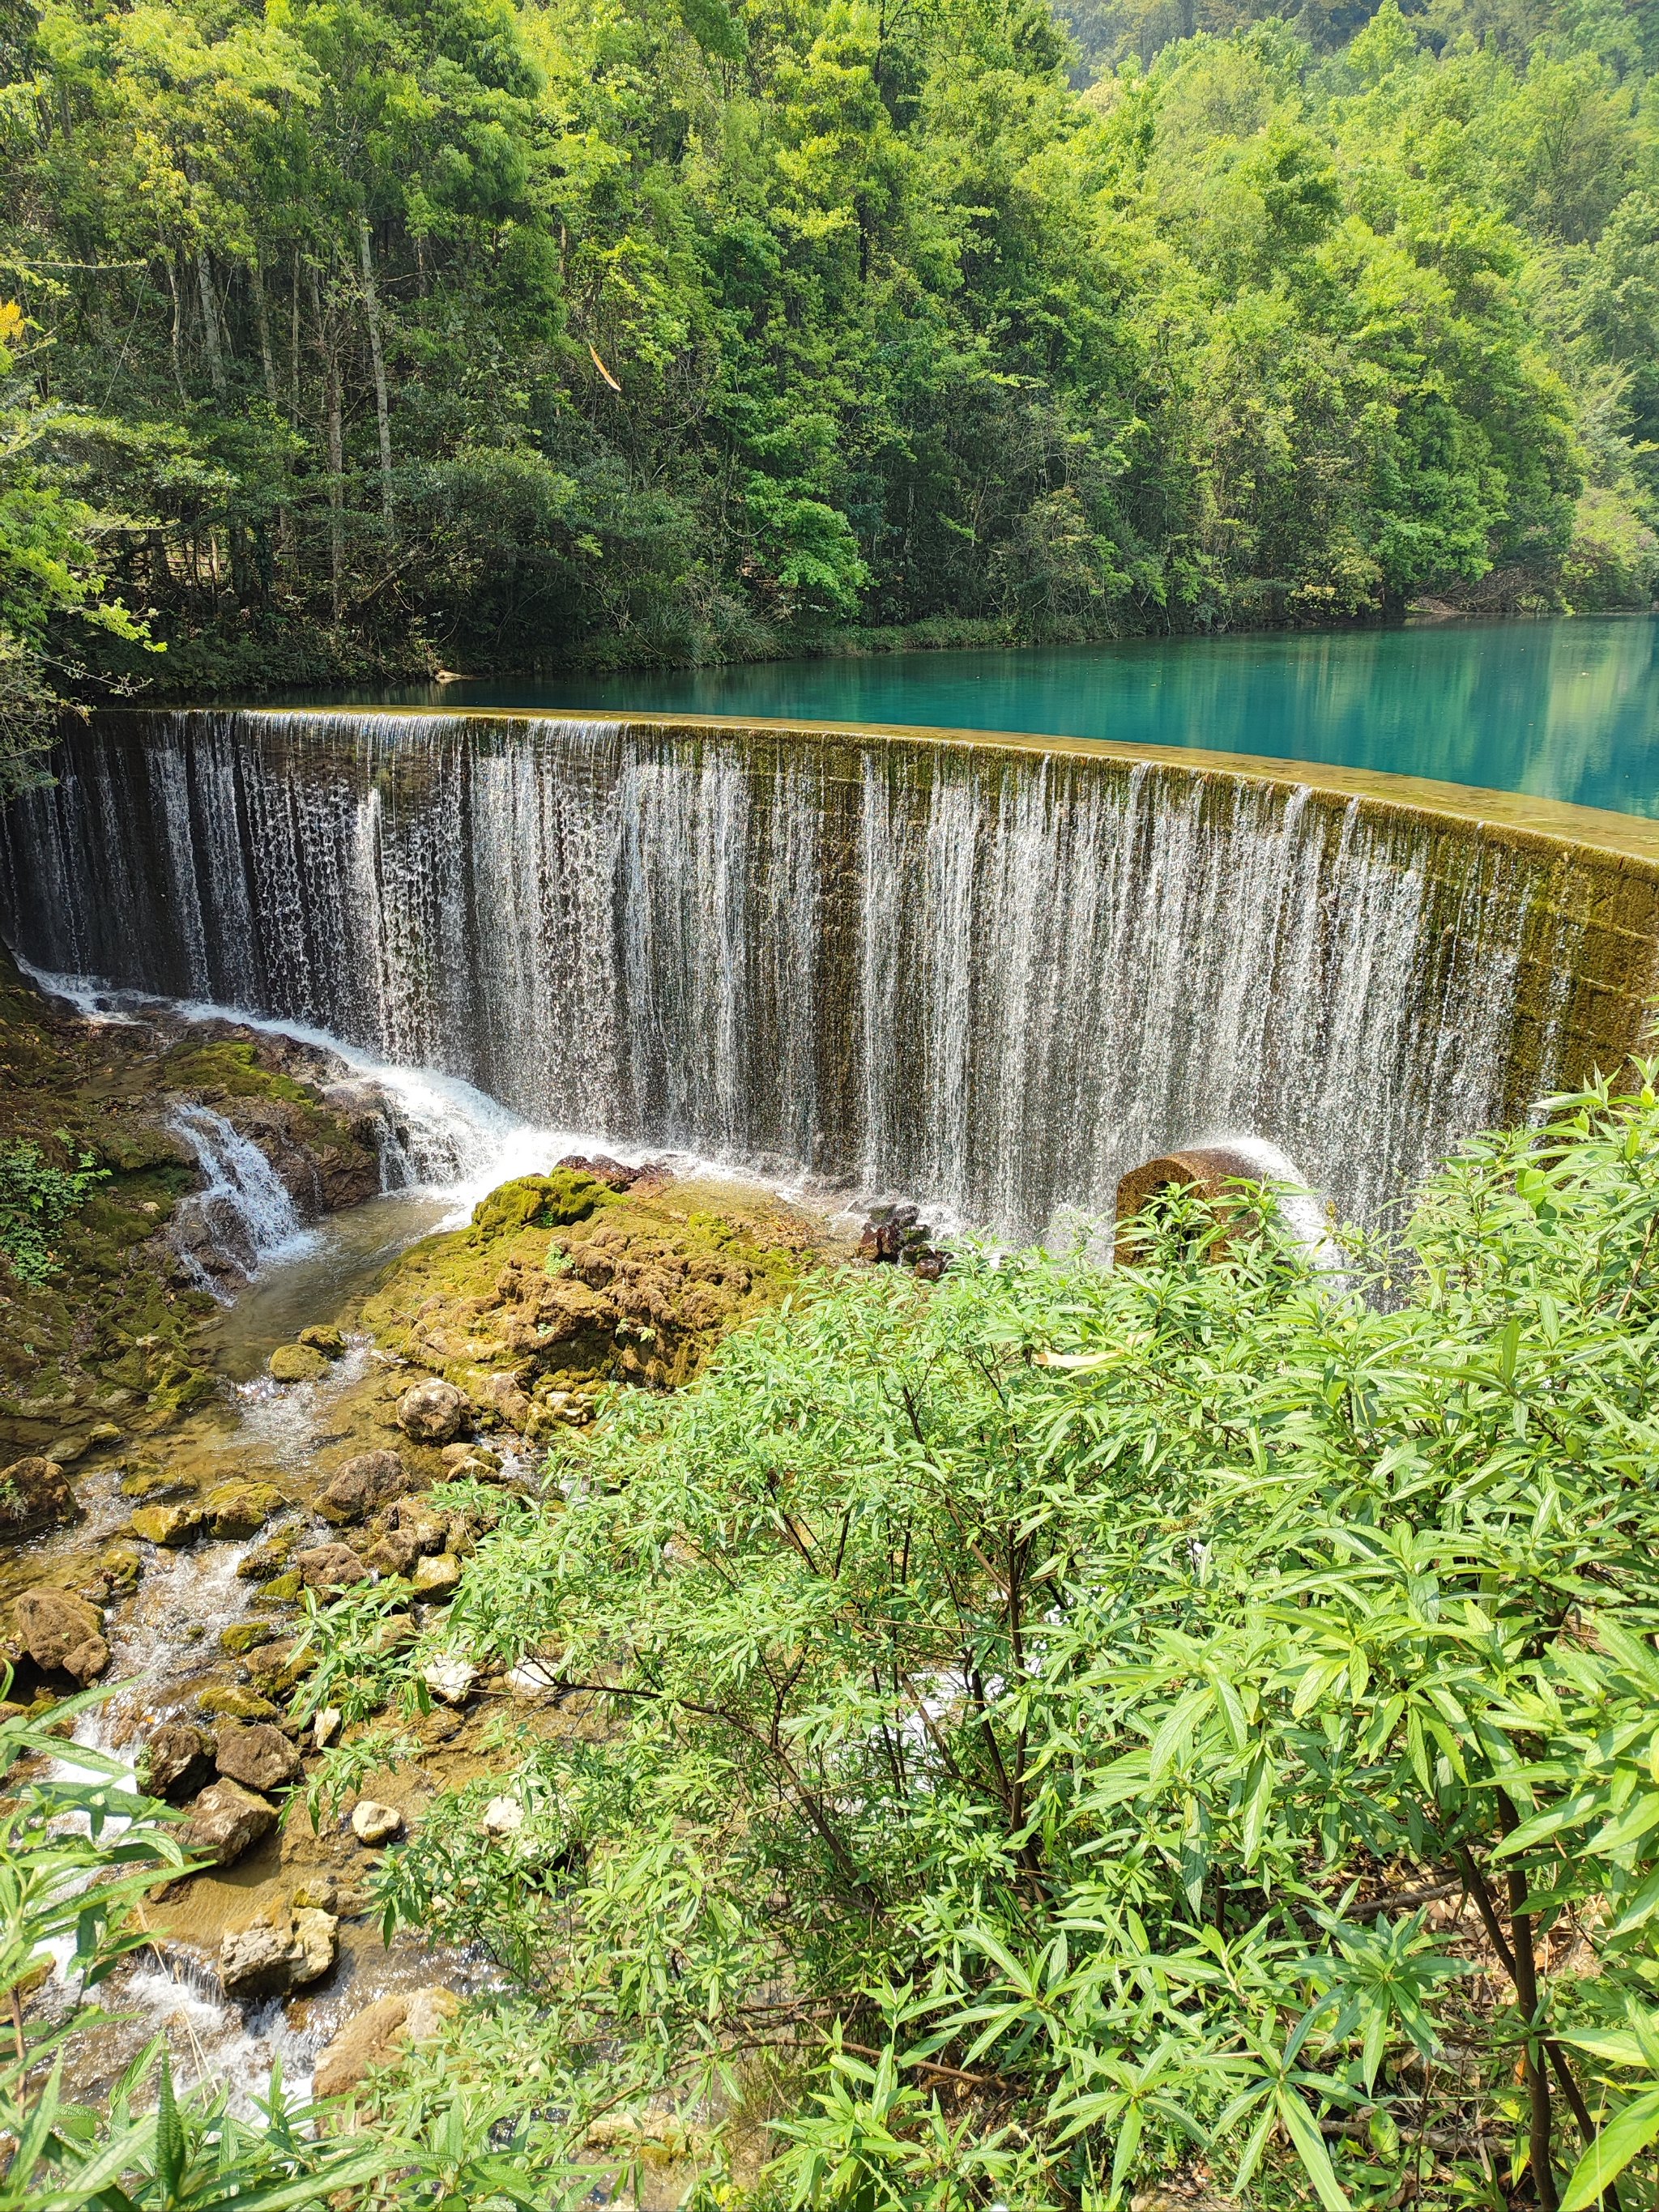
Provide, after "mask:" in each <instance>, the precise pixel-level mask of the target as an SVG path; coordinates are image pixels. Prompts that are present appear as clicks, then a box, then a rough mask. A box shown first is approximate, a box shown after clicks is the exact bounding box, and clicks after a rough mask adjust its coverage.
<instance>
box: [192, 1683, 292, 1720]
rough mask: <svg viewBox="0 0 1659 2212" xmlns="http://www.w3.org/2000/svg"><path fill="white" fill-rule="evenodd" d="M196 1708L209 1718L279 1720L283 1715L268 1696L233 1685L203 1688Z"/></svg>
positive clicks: (278, 1706)
mask: <svg viewBox="0 0 1659 2212" xmlns="http://www.w3.org/2000/svg"><path fill="white" fill-rule="evenodd" d="M196 1710H197V1712H198V1713H204V1714H206V1716H207V1717H208V1718H209V1719H210V1720H221V1721H280V1720H281V1719H282V1717H283V1709H282V1707H281V1706H280V1705H272V1703H271V1701H270V1699H269V1698H262V1697H261V1696H260V1695H259V1692H258V1691H257V1690H244V1689H241V1688H239V1687H237V1686H234V1685H227V1686H224V1687H223V1688H215V1689H211V1690H204V1691H203V1692H202V1693H201V1695H200V1697H198V1698H197V1700H196Z"/></svg>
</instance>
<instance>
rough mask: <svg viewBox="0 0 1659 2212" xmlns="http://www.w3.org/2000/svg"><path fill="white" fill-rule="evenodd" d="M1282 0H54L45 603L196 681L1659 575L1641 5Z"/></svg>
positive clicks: (26, 591)
mask: <svg viewBox="0 0 1659 2212" xmlns="http://www.w3.org/2000/svg"><path fill="white" fill-rule="evenodd" d="M1161 4H1162V0H1160V5H1161ZM1250 12H1251V11H1250V10H1249V9H1232V10H1231V11H1228V10H1226V9H1221V10H1219V11H1218V9H1216V8H1214V7H1211V8H1208V9H1206V8H1205V7H1201V6H1192V5H1187V6H1184V7H1180V8H1178V7H1176V6H1175V5H1174V4H1173V0H1171V4H1170V6H1169V7H1168V8H1165V9H1164V12H1162V13H1160V12H1159V11H1158V9H1147V8H1146V7H1144V6H1142V5H1141V4H1140V0H1112V4H1111V5H1109V7H1107V8H1106V9H1103V11H1100V12H1099V13H1098V15H1097V16H1095V17H1091V18H1089V19H1088V21H1085V19H1084V17H1083V16H1082V15H1078V16H1077V18H1076V20H1077V21H1078V23H1079V27H1080V28H1081V30H1082V32H1083V33H1084V34H1085V39H1086V41H1087V43H1088V44H1089V46H1090V49H1091V53H1092V54H1093V56H1094V60H1093V62H1092V63H1091V62H1087V61H1085V58H1084V52H1083V47H1082V46H1080V45H1079V41H1078V40H1076V39H1074V38H1073V35H1072V34H1071V33H1070V32H1069V31H1068V29H1067V28H1066V26H1065V25H1064V24H1062V23H1061V22H1060V21H1058V20H1057V19H1056V17H1055V16H1054V15H1052V14H1051V13H1050V12H1049V10H1048V8H1047V7H1046V6H1045V5H1044V4H1043V0H884V4H882V5H879V6H878V5H875V4H870V0H744V4H739V5H728V4H727V0H598V3H597V4H592V0H526V4H522V5H520V4H515V0H270V4H268V5H267V6H265V7H264V8H259V7H254V6H251V5H248V4H246V0H142V4H137V5H125V4H123V5H116V6H108V7H106V6H105V5H103V4H101V0H100V4H99V5H98V6H95V7H94V6H93V5H91V4H90V0H39V4H37V5H34V6H31V7H29V8H27V9H24V10H23V11H22V12H21V14H13V15H10V16H9V17H8V19H7V20H8V25H9V27H8V28H7V29H6V30H5V31H3V32H0V205H3V209H4V216H3V219H0V222H3V227H0V257H3V263H4V269H3V276H0V282H3V284H4V286H5V287H6V288H7V289H9V290H10V292H11V293H12V294H13V295H14V301H15V304H14V307H13V308H12V309H11V310H9V313H10V314H11V316H12V322H11V324H10V325H9V329H10V330H11V331H12V332H13V333H14V335H15V337H18V338H26V339H27V344H26V347H25V348H24V349H22V350H21V351H17V353H16V358H15V360H13V359H10V357H8V360H9V365H8V366H7V368H6V369H5V371H4V375H5V384H4V403H5V406H6V409H7V414H6V422H7V425H8V426H9V427H8V430H7V435H6V439H5V443H4V447H3V454H4V458H3V462H0V467H3V475H0V502H3V506H0V514H3V518H4V520H3V524H0V601H3V615H4V620H5V624H6V629H7V633H8V635H9V639H10V640H11V641H13V642H12V643H11V644H9V646H8V647H7V650H8V652H9V653H16V652H19V651H26V652H27V653H29V654H33V655H35V656H37V657H38V656H40V655H45V656H46V660H50V659H51V658H52V654H53V653H60V654H64V653H66V654H67V655H68V657H69V658H70V659H84V658H85V656H86V638H85V636H84V635H78V634H81V633H88V623H86V621H85V620H84V616H85V614H86V612H87V611H88V609H90V608H94V607H98V606H104V607H113V606H116V605H119V606H122V607H125V609H126V610H127V611H128V623H129V627H128V630H127V631H126V632H124V630H123V628H122V623H121V621H120V620H118V619H117V618H116V617H113V616H112V615H108V614H106V616H105V617H101V619H102V620H103V621H104V623H105V627H104V629H103V630H102V631H101V632H100V633H98V634H97V635H96V636H95V639H94V642H95V645H96V647H97V653H96V655H95V656H94V658H95V659H96V665H98V666H99V667H100V668H102V669H104V670H106V671H113V672H118V673H122V674H125V676H127V677H129V678H131V677H133V676H135V675H137V676H138V677H140V678H143V680H145V681H148V682H151V683H155V682H160V681H163V680H165V681H167V682H169V683H172V684H175V685H180V684H192V685H197V686H199V685H201V684H203V683H204V682H220V683H227V684H250V683H255V682H273V681H280V680H283V678H304V677H310V676H317V675H319V674H325V673H329V672H335V673H343V672H347V671H354V670H362V671H374V670H380V671H390V670H393V669H398V668H407V669H416V668H420V667H422V666H428V667H429V666H431V665H436V664H437V663H438V662H440V661H443V662H447V664H448V665H452V666H459V667H463V668H468V667H477V666H485V665H493V666H501V665H517V666H525V665H538V664H549V663H556V662H559V661H562V660H568V659H570V658H572V657H573V656H586V657H588V658H590V659H592V658H598V659H604V660H607V661H611V662H613V663H614V662H623V661H628V660H641V659H697V658H711V657H722V656H724V657H732V656H742V655H746V654H754V653H768V652H774V651H777V650H780V649H785V648H787V647H794V648H796V649H799V648H800V647H808V648H811V647H814V646H816V645H817V644H818V643H819V642H821V641H824V640H825V639H826V638H829V637H831V636H833V635H836V633H838V632H841V631H843V630H846V629H848V628H849V627H850V628H854V629H860V630H862V631H865V632H870V631H875V632H890V631H897V632H899V633H901V634H902V635H908V636H917V637H920V638H921V639H923V640H928V639H934V640H937V639H941V638H948V637H953V636H954V637H963V638H973V637H985V638H993V637H998V638H1000V637H1007V638H1055V637H1060V638H1064V637H1076V636H1085V635H1107V634H1115V633H1118V632H1121V631H1125V630H1132V629H1147V628H1154V629H1162V628H1167V629H1186V628H1195V627H1205V626H1213V625H1219V624H1227V623H1241V622H1286V621H1290V622H1305V621H1310V620H1322V619H1330V618H1347V617H1364V616H1370V615H1376V614H1378V613H1386V612H1389V611H1398V610H1399V609H1400V608H1401V607H1402V606H1404V605H1406V604H1407V602H1408V601H1409V600H1410V599H1412V598H1413V596H1415V595H1419V594H1422V593H1425V592H1427V593H1440V594H1442V595H1448V596H1450V597H1452V598H1454V599H1462V600H1463V601H1465V602H1468V600H1470V599H1471V598H1473V599H1474V600H1476V601H1478V602H1479V603H1480V604H1488V605H1497V606H1516V605H1522V606H1529V607H1552V606H1554V607H1559V606H1566V605H1571V606H1585V605H1624V604H1638V603H1644V601H1645V599H1646V597H1647V596H1648V594H1649V593H1650V589H1651V585H1652V579H1653V569H1654V559H1653V542H1652V538H1651V533H1650V529H1649V522H1650V508H1651V501H1652V498H1653V495H1654V492H1655V487H1656V471H1655V463H1654V459H1653V448H1654V446H1655V444H1656V441H1659V370H1656V368H1655V366H1654V363H1655V362H1656V359H1659V348H1656V339H1659V152H1656V148H1659V129H1656V116H1659V106H1656V98H1655V95H1654V94H1653V93H1652V91H1651V89H1650V83H1651V80H1650V74H1649V71H1650V64H1651V63H1652V62H1653V60H1654V58H1655V56H1654V53H1653V52H1651V51H1650V49H1651V48H1652V46H1653V45H1654V40H1653V36H1652V31H1651V24H1650V21H1649V18H1650V15H1651V10H1650V9H1638V8H1626V7H1623V6H1620V5H1619V4H1617V0H1601V4H1600V5H1595V4H1591V3H1590V0H1585V4H1583V5H1571V6H1568V5H1564V6H1559V7H1547V6H1543V5H1541V4H1533V0H1464V4H1462V5H1460V4H1458V0H1434V4H1433V6H1431V8H1430V9H1427V10H1426V11H1424V12H1420V13H1415V14H1402V13H1401V9H1399V7H1398V6H1397V5H1396V4H1395V0H1384V4H1383V6H1382V7H1381V8H1380V9H1376V11H1375V12H1374V13H1373V12H1371V11H1370V9H1367V8H1365V7H1363V6H1360V5H1355V6H1353V7H1350V8H1347V9H1342V8H1334V9H1333V8H1324V9H1321V8H1319V7H1317V6H1315V5H1314V4H1312V0H1310V5H1309V6H1308V7H1306V8H1304V10H1303V12H1302V13H1301V14H1299V15H1296V16H1295V17H1294V19H1293V20H1291V21H1285V20H1281V19H1280V18H1279V16H1277V15H1274V16H1271V17H1266V18H1263V19H1262V20H1260V21H1249V20H1246V19H1247V17H1248V16H1249V14H1250ZM1367 17H1369V20H1366V18H1367ZM1177 19H1178V20H1177ZM1181 33H1187V34H1188V35H1180V34H1181ZM7 343H8V344H9V345H10V344H12V339H11V338H8V341H7ZM14 350H16V349H15V348H14ZM43 499H45V500H46V501H48V502H49V504H51V507H52V518H53V519H52V520H51V521H50V523H49V525H40V523H39V520H38V518H39V516H40V513H41V509H40V501H42V500H43ZM32 516H33V517H35V518H36V520H31V517H32ZM39 526H47V527H49V528H50V529H53V530H67V531H69V532H71V534H72V535H73V536H74V537H75V544H76V547H78V548H79V549H80V550H74V549H70V550H67V551H65V550H60V552H59V553H58V554H53V555H51V556H47V557H48V559H49V562H57V563H58V569H60V570H61V571H62V574H61V576H60V578H59V581H58V585H57V586H56V587H55V591H56V596H55V598H54V599H52V611H51V614H50V619H49V621H48V623H47V631H46V633H43V632H42V630H41V628H40V621H39V619H38V617H39V613H40V608H41V605H42V604H43V602H42V599H41V592H42V588H43V584H42V574H41V571H40V566H39V563H38V562H34V561H33V557H32V556H30V555H28V553H27V551H25V552H23V553H21V554H20V553H19V552H18V551H17V550H15V549H16V547H17V546H18V544H20V543H22V542H24V541H27V540H28V539H29V537H30V532H32V531H34V530H36V529H37V527H39ZM54 573H56V572H54ZM105 579H107V580H108V582H109V584H110V586H112V588H111V589H110V590H107V591H106V585H105V581H104V580H105ZM48 596H49V597H50V596H51V595H50V594H48ZM137 623H149V625H150V629H151V630H152V632H153V637H152V639H151V640H150V642H151V643H152V644H155V643H165V645H166V647H167V651H166V653H165V654H164V655H159V656H158V655H156V654H155V653H153V652H146V651H144V650H143V641H142V640H141V639H139V638H138V637H137V636H135V635H131V634H130V632H131V625H132V624H137ZM47 633H49V634H47ZM66 638H70V639H73V640H74V643H73V645H72V647H71V646H69V645H66V644H65V642H64V641H65V639H66ZM42 665H44V663H42Z"/></svg>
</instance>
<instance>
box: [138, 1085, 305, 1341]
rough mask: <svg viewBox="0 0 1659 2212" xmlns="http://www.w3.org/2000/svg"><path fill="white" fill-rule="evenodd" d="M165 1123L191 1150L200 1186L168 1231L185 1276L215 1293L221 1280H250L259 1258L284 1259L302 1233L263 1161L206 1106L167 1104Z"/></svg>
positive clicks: (301, 1245) (297, 1247)
mask: <svg viewBox="0 0 1659 2212" xmlns="http://www.w3.org/2000/svg"><path fill="white" fill-rule="evenodd" d="M172 1126H173V1128H174V1129H176V1130H177V1131H178V1133H179V1135H180V1136H181V1137H183V1139H185V1143H186V1144H188V1145H189V1146H190V1148H191V1151H192V1152H194V1153H195V1155H196V1164H197V1167H198V1168H199V1169H200V1170H201V1174H202V1188H201V1189H200V1190H198V1191H197V1192H195V1193H194V1194H192V1195H191V1196H190V1197H188V1198H185V1199H181V1200H179V1206H178V1208H177V1211H176V1212H175V1214H174V1217H173V1237H174V1239H175V1240H176V1242H177V1244H178V1249H179V1257H180V1259H181V1260H182V1261H184V1263H185V1267H186V1268H187V1270H188V1271H189V1273H190V1275H191V1279H192V1280H193V1281H194V1282H195V1283H196V1284H197V1286H198V1287H199V1288H200V1289H202V1290H204V1291H212V1292H213V1294H214V1296H215V1297H220V1296H221V1295H222V1277H224V1276H226V1275H230V1276H233V1277H235V1278H238V1279H240V1280H241V1281H243V1282H247V1281H250V1280H251V1279H252V1277H253V1276H255V1275H256V1274H257V1273H258V1271H259V1267H260V1265H261V1263H262V1262H263V1261H267V1260H276V1259H291V1258H293V1257H295V1255H297V1254H298V1253H299V1252H301V1251H302V1250H303V1249H305V1247H306V1244H307V1241H308V1238H309V1237H310V1234H311V1232H309V1231H307V1228H306V1226H305V1224H304V1223H303V1222H302V1221H301V1218H300V1216H299V1213H298V1212H297V1211H296V1210H295V1204H294V1200H293V1199H292V1198H291V1197H290V1196H289V1192H288V1190H287V1188H285V1187H284V1185H283V1183H282V1182H281V1181H280V1180H279V1179H278V1177H277V1175H276V1170H275V1169H273V1168H272V1166H271V1164H270V1161H269V1160H268V1159H267V1158H265V1156H264V1153H263V1152H261V1151H260V1150H259V1147H258V1146H257V1145H256V1144H255V1143H254V1142H253V1140H252V1138H250V1137H245V1136H243V1135H242V1134H241V1133H240V1132H239V1131H238V1130H236V1129H234V1128H233V1127H231V1125H230V1123H229V1122H228V1121H226V1119H225V1117H224V1115H222V1114H216V1113H215V1112H214V1111H213V1109H212V1108H211V1107H210V1106H200V1105H195V1104H186V1105H182V1106H179V1107H177V1108H175V1109H174V1110H173V1116H172Z"/></svg>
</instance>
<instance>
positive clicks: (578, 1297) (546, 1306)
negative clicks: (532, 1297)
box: [536, 1275, 617, 1344]
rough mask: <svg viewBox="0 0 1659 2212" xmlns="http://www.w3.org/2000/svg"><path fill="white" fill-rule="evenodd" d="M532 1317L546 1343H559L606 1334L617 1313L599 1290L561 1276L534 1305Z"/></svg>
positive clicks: (566, 1276)
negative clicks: (536, 1304) (580, 1337)
mask: <svg viewBox="0 0 1659 2212" xmlns="http://www.w3.org/2000/svg"><path fill="white" fill-rule="evenodd" d="M536 1318H537V1320H538V1322H540V1323H541V1325H542V1328H543V1330H544V1332H545V1333H546V1340H547V1341H548V1342H549V1343H550V1344H563V1343H567V1342H568V1340H570V1338H572V1337H573V1336H581V1335H584V1334H589V1333H592V1334H609V1333H610V1331H611V1329H613V1328H615V1327H616V1325H617V1307H616V1305H615V1304H614V1302H613V1301H612V1300H611V1299H610V1298H608V1297H605V1295H604V1294H603V1293H602V1292H600V1291H595V1290H591V1289H590V1288H589V1287H588V1285H586V1283H582V1282H578V1281H577V1280H576V1279H574V1277H573V1276H569V1275H563V1276H561V1277H560V1278H559V1279H558V1280H557V1281H556V1283H554V1284H553V1285H551V1286H550V1289H549V1290H548V1291H547V1294H546V1296H545V1297H544V1298H543V1299H542V1302H541V1304H539V1305H538V1307H537V1309H536Z"/></svg>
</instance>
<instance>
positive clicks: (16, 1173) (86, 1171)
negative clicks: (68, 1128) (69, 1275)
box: [0, 1143, 108, 1285]
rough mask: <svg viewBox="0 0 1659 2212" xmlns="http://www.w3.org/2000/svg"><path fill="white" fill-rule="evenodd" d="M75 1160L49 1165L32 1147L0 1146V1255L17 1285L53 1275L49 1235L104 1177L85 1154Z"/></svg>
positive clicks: (54, 1263)
mask: <svg viewBox="0 0 1659 2212" xmlns="http://www.w3.org/2000/svg"><path fill="white" fill-rule="evenodd" d="M75 1160H76V1164H75V1165H74V1166H73V1167H70V1168H58V1167H53V1166H52V1164H50V1163H49V1162H48V1161H46V1159H44V1158H42V1157H41V1152H40V1146H38V1145H32V1144H27V1143H16V1144H10V1145H0V1255H3V1257H4V1259H5V1261H6V1265H7V1266H8V1267H9V1269H10V1271H11V1273H12V1274H13V1276H14V1277H15V1279H16V1280H17V1281H18V1282H20V1283H27V1284H31V1285H40V1284H41V1283H44V1282H46V1281H47V1280H48V1279H49V1278H50V1277H52V1275H55V1274H56V1273H58V1264H59V1263H58V1256H57V1255H56V1254H55V1253H54V1251H53V1250H52V1238H53V1237H54V1236H55V1235H56V1234H57V1232H58V1230H59V1229H60V1228H61V1227H62V1226H63V1225H64V1222H65V1221H66V1220H67V1219H68V1218H69V1216H70V1214H71V1213H73V1212H75V1211H76V1207H77V1206H81V1205H82V1204H84V1202H85V1200H86V1199H87V1197H88V1194H89V1193H90V1191H91V1190H92V1188H93V1187H94V1184H96V1183H100V1182H103V1181H104V1180H105V1179H106V1176H107V1174H108V1170H107V1169H105V1168H100V1167H99V1166H97V1165H96V1164H95V1163H94V1157H93V1155H92V1154H91V1153H90V1152H80V1153H77V1154H76V1156H75Z"/></svg>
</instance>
